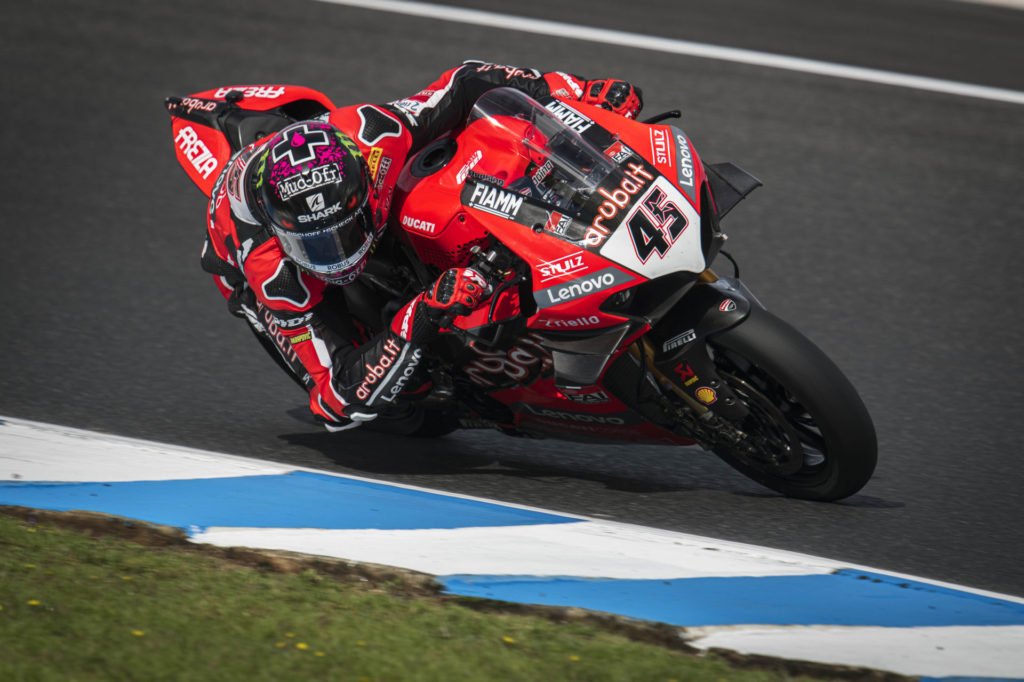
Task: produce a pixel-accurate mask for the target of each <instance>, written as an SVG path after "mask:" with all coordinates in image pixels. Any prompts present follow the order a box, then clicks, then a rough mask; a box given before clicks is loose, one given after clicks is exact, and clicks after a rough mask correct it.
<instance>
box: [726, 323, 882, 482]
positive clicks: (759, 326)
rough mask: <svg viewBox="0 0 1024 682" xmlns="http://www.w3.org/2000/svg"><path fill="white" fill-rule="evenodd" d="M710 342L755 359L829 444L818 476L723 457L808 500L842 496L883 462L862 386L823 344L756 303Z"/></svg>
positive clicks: (761, 479) (749, 473)
mask: <svg viewBox="0 0 1024 682" xmlns="http://www.w3.org/2000/svg"><path fill="white" fill-rule="evenodd" d="M709 344H710V345H711V346H712V348H714V347H715V346H720V347H722V348H725V349H727V350H729V351H732V352H734V353H736V354H738V355H740V356H742V357H743V358H745V359H746V360H748V361H750V362H753V363H754V364H755V365H757V366H758V367H760V368H761V369H762V370H764V371H765V372H766V373H767V374H768V375H769V376H771V377H772V378H773V379H774V380H775V381H777V382H779V383H780V384H781V385H782V386H784V387H785V388H786V390H788V391H789V392H790V393H791V394H792V395H793V397H794V398H796V399H797V400H798V401H799V402H800V403H801V405H803V406H804V408H806V410H807V411H808V413H810V415H811V417H812V418H813V419H814V422H815V424H817V426H818V428H819V429H820V431H821V434H822V436H823V437H824V440H825V444H826V452H825V463H824V464H823V465H822V466H821V470H820V471H819V472H816V473H815V474H814V475H809V474H808V473H806V472H798V473H797V474H796V475H794V476H792V477H783V476H778V475H773V474H771V473H768V472H765V471H763V470H761V469H758V468H756V467H754V466H751V465H748V464H746V463H744V462H742V461H739V460H737V459H736V458H734V457H729V456H727V455H721V454H720V456H721V457H722V459H724V460H725V461H726V462H727V463H728V464H730V465H731V466H733V467H734V468H736V469H737V470H739V471H741V472H742V473H744V474H746V475H747V476H750V477H751V478H753V479H754V480H756V481H758V482H759V483H761V484H763V485H765V486H767V487H769V488H771V489H773V490H776V491H778V492H781V493H783V494H786V495H789V496H792V497H799V498H804V499H813V500H822V501H831V500H837V499H841V498H844V497H848V496H850V495H852V494H854V493H855V492H857V491H858V490H860V489H861V488H862V487H863V486H864V485H865V484H866V483H867V481H868V480H869V479H870V478H871V475H872V473H873V472H874V469H875V465H876V463H877V450H878V446H877V439H876V436H875V428H874V424H873V423H872V420H871V416H870V415H869V413H868V411H867V408H866V407H865V406H864V403H863V401H862V400H861V399H860V396H859V395H858V393H857V390H856V389H855V388H854V387H853V385H852V384H851V383H850V381H849V379H847V378H846V376H845V375H844V374H843V373H842V371H841V370H840V369H839V368H838V367H837V366H836V365H835V363H834V362H832V360H831V359H829V357H828V356H826V355H825V354H824V353H823V352H822V351H821V349H819V348H818V347H817V346H816V345H814V343H813V342H811V341H810V340H809V339H808V338H807V337H805V336H804V335H803V334H801V333H800V332H798V331H797V330H796V329H794V328H793V327H792V326H790V325H789V324H788V323H786V322H785V321H783V320H781V319H779V318H778V317H776V316H775V315H772V314H771V313H769V312H768V311H766V310H764V309H763V308H759V307H756V306H755V307H753V308H752V309H751V311H750V315H749V316H748V317H747V318H745V319H744V320H743V322H741V323H740V324H738V325H736V326H734V327H732V328H730V329H728V330H726V331H724V332H722V333H720V334H718V335H716V336H714V337H713V338H711V339H709Z"/></svg>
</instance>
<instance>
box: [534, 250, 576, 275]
mask: <svg viewBox="0 0 1024 682" xmlns="http://www.w3.org/2000/svg"><path fill="white" fill-rule="evenodd" d="M588 269H589V266H588V265H587V264H585V263H584V262H583V251H577V252H576V253H570V254H569V255H568V256H563V257H561V258H556V259H554V260H549V261H545V262H543V263H538V264H537V270H538V271H539V272H540V282H541V283H543V282H547V281H548V280H551V279H556V278H561V277H569V276H571V275H578V274H579V273H581V272H586V271H587V270H588Z"/></svg>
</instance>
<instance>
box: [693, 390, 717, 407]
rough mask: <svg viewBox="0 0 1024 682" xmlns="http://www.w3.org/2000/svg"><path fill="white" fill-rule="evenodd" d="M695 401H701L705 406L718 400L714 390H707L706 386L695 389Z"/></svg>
mask: <svg viewBox="0 0 1024 682" xmlns="http://www.w3.org/2000/svg"><path fill="white" fill-rule="evenodd" d="M697 400H699V401H701V402H702V403H704V404H705V405H710V404H711V403H713V402H715V401H716V400H718V394H717V393H715V389H713V388H709V387H708V386H701V387H700V388H698V389H697Z"/></svg>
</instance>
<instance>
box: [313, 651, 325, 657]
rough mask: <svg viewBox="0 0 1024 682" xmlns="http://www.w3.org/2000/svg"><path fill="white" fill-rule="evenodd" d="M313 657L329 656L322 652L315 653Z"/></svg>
mask: <svg viewBox="0 0 1024 682" xmlns="http://www.w3.org/2000/svg"><path fill="white" fill-rule="evenodd" d="M313 655H314V656H326V655H327V654H325V653H324V652H322V651H315V652H313Z"/></svg>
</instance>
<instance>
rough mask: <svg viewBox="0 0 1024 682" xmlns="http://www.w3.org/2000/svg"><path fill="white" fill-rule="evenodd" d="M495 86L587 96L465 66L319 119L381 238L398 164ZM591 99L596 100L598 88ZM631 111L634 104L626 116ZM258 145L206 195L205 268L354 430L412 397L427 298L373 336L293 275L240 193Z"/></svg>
mask: <svg viewBox="0 0 1024 682" xmlns="http://www.w3.org/2000/svg"><path fill="white" fill-rule="evenodd" d="M597 83H600V84H601V86H600V87H603V88H604V90H605V92H607V90H608V85H606V84H612V83H615V84H620V85H624V86H626V87H627V88H629V87H630V86H628V85H627V84H625V83H623V82H622V81H611V80H609V81H590V82H589V84H597ZM497 87H513V88H516V89H518V90H521V91H523V92H525V93H527V94H528V95H530V96H531V97H534V98H539V97H544V96H548V95H553V96H555V97H559V98H562V99H566V100H579V99H583V98H585V97H586V96H587V90H588V81H585V80H583V79H581V78H578V77H576V76H572V75H570V74H566V73H562V72H549V73H543V72H540V71H537V70H534V69H521V68H517V67H513V66H503V65H497V64H490V63H485V62H479V61H469V62H466V63H464V64H462V65H460V66H458V67H456V68H453V69H450V70H449V71H447V72H445V73H444V74H442V75H441V77H440V78H438V79H437V80H436V81H435V82H434V83H432V84H430V85H429V86H427V87H426V88H425V89H423V90H421V91H420V92H418V93H416V94H415V95H412V96H411V97H407V98H405V99H400V100H396V101H393V102H389V103H387V104H356V105H352V106H346V107H342V108H339V109H336V110H334V111H332V112H330V113H329V114H327V115H326V116H327V122H328V123H330V124H332V125H334V126H335V127H336V128H338V129H339V130H340V131H341V132H343V133H345V134H347V135H348V136H349V137H351V138H352V139H353V140H354V141H355V142H356V144H357V145H358V146H359V148H360V150H361V152H362V154H363V157H364V158H365V159H366V161H367V165H368V170H369V177H368V178H367V181H368V182H369V183H370V185H371V188H372V192H371V196H370V199H369V201H370V204H371V210H372V212H373V215H374V218H375V223H376V226H377V229H378V230H379V231H382V230H383V227H384V225H385V224H386V222H387V219H388V212H389V210H390V207H391V199H392V194H393V191H394V189H395V184H396V183H397V181H398V176H399V174H400V172H401V170H402V166H403V165H404V163H405V162H406V160H407V159H409V158H411V157H412V155H414V154H415V153H416V152H417V151H419V150H420V149H421V148H422V147H424V146H425V145H427V144H428V143H430V142H432V141H433V140H435V139H437V138H438V137H440V136H441V135H443V134H444V133H446V132H448V131H450V130H452V129H454V128H456V127H458V126H459V125H461V124H462V123H463V122H464V121H465V120H466V117H467V115H468V114H469V111H470V109H471V108H472V106H473V104H474V103H475V102H476V100H477V99H478V98H479V97H480V96H481V95H482V94H483V93H484V92H486V91H487V90H489V89H491V88H497ZM590 89H591V90H592V92H593V94H594V95H596V94H597V91H598V89H599V88H598V87H593V88H590ZM632 92H633V91H632V89H631V88H630V89H629V93H632ZM638 95H639V93H638V92H637V96H638ZM639 106H641V104H640V103H639V101H636V107H635V109H634V110H633V111H632V113H633V115H635V112H636V111H637V110H639ZM266 139H268V138H264V139H263V140H260V141H258V142H256V143H254V144H252V145H250V146H249V147H247V148H246V149H243V150H242V151H241V152H240V153H239V154H237V155H236V156H235V158H234V160H233V162H232V163H229V164H228V165H227V167H226V169H225V170H224V172H223V173H222V175H221V177H220V178H219V179H218V181H217V184H216V185H215V186H214V190H213V193H212V199H211V201H210V209H209V210H210V217H209V221H208V232H207V235H206V241H205V243H204V245H203V251H202V267H203V269H204V270H206V271H207V272H209V273H211V274H212V275H213V276H214V281H215V282H216V284H217V286H218V288H219V289H220V291H221V293H222V294H223V295H224V297H225V298H226V299H227V300H228V307H229V309H230V311H231V312H232V313H233V314H235V315H237V316H239V317H244V318H245V319H246V320H247V321H248V322H249V325H250V326H251V328H252V330H253V331H254V332H255V333H256V335H257V338H259V340H260V342H261V343H262V344H263V345H264V346H265V347H266V348H267V349H268V351H270V353H271V355H272V356H273V357H274V359H275V360H276V361H277V362H278V364H280V365H281V366H282V367H283V368H284V369H286V370H287V371H288V372H289V374H291V376H292V377H293V378H294V379H296V380H297V381H298V383H299V384H301V385H302V387H303V388H304V389H305V390H306V391H308V392H309V407H310V409H311V410H312V412H313V414H314V416H315V417H316V418H317V419H318V420H319V421H321V422H323V423H324V424H325V425H326V426H327V427H328V428H329V429H330V430H336V429H343V428H350V427H352V426H357V425H359V423H361V422H363V421H367V420H370V419H373V418H374V417H375V416H376V414H377V412H379V411H380V410H382V409H385V408H386V407H387V406H388V404H390V403H393V401H394V400H395V399H396V398H397V397H398V396H399V395H401V394H402V393H403V392H407V391H409V389H412V388H415V385H416V383H417V380H416V379H415V378H414V377H415V376H416V369H417V365H418V364H419V362H420V359H421V357H422V350H421V349H420V347H419V346H420V344H421V343H422V342H423V341H424V340H425V339H426V338H427V337H428V336H429V328H430V327H431V322H430V321H429V320H427V319H426V316H425V315H423V314H422V311H421V310H417V307H419V308H423V307H424V306H423V305H422V298H423V296H424V294H420V295H419V296H417V297H416V298H415V299H413V300H412V301H410V302H409V303H407V304H406V305H405V307H403V308H402V309H401V310H399V312H398V313H397V314H396V315H395V317H394V321H393V323H392V325H391V328H390V329H385V330H383V331H381V332H380V333H377V334H376V335H373V336H370V335H369V334H368V333H367V331H366V330H365V329H364V328H363V327H362V326H361V325H360V324H359V323H358V321H357V320H356V319H355V318H354V317H352V316H351V315H348V314H347V313H346V310H345V307H344V303H343V300H344V299H343V297H338V296H332V292H331V290H332V289H336V288H337V287H331V286H329V285H327V284H326V283H325V282H323V281H322V280H320V279H317V278H316V277H313V276H312V275H310V274H308V273H306V272H305V271H303V270H301V269H300V268H298V267H296V266H295V264H294V263H293V262H292V261H291V260H290V259H288V258H287V257H286V256H285V254H284V252H283V251H282V249H281V247H280V245H279V244H278V242H277V240H276V239H275V238H274V237H273V235H272V233H271V232H270V230H269V229H268V228H267V227H266V226H265V225H264V224H262V223H261V221H260V220H259V219H257V218H256V217H255V216H256V215H259V213H258V211H257V210H256V209H255V207H254V205H253V204H254V202H253V200H252V197H251V196H250V195H249V193H248V191H247V189H246V184H247V183H246V182H245V177H246V167H247V164H248V163H249V162H250V161H251V160H252V159H254V158H256V157H257V156H258V152H259V151H260V150H261V145H262V144H263V143H265V141H266ZM339 299H340V301H341V302H340V303H339ZM433 327H434V328H435V329H436V324H435V325H433ZM419 383H422V379H420V380H419Z"/></svg>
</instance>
